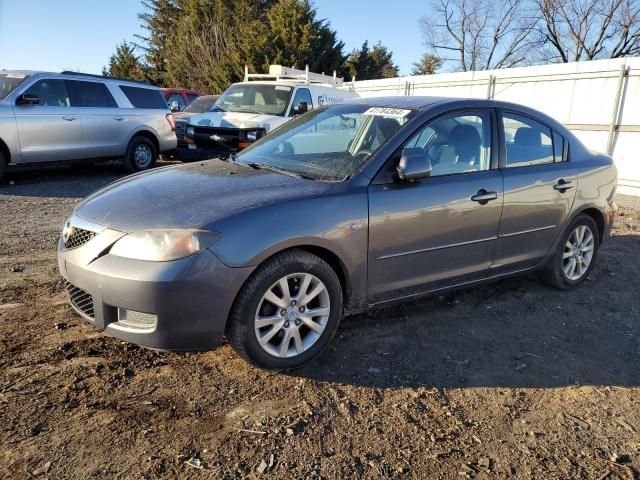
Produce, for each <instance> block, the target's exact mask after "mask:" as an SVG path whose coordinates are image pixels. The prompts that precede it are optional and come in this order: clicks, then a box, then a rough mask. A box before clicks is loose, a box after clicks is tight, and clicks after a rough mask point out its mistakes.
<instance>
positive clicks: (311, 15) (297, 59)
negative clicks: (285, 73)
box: [259, 0, 345, 74]
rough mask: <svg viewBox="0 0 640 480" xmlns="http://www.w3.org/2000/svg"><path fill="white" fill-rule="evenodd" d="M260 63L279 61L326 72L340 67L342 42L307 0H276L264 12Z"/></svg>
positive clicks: (281, 63)
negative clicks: (264, 36)
mask: <svg viewBox="0 0 640 480" xmlns="http://www.w3.org/2000/svg"><path fill="white" fill-rule="evenodd" d="M265 33H266V38H264V39H263V40H262V42H260V43H259V44H260V45H261V46H263V47H264V49H265V50H264V52H265V53H264V61H263V67H267V66H268V65H269V64H279V65H285V66H288V67H297V68H301V69H302V68H304V67H305V65H309V69H310V70H311V71H314V72H325V73H327V74H329V73H331V72H333V71H334V70H337V69H338V68H340V66H341V65H342V64H343V62H344V60H345V57H344V54H343V48H344V44H343V43H342V42H341V41H338V40H337V36H336V32H335V31H333V30H331V28H330V26H329V24H328V23H327V21H326V20H322V19H318V18H317V12H316V10H315V8H313V6H312V5H311V3H310V2H309V1H308V0H279V1H278V2H277V3H276V4H275V5H274V6H273V7H272V8H271V9H270V10H269V11H268V12H267V25H266V31H265Z"/></svg>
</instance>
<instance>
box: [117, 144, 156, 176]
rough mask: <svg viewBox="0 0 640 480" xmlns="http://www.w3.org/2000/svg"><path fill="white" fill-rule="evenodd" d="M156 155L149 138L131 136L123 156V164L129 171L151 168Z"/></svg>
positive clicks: (154, 162)
mask: <svg viewBox="0 0 640 480" xmlns="http://www.w3.org/2000/svg"><path fill="white" fill-rule="evenodd" d="M157 157H158V153H157V152H156V147H155V145H154V144H153V142H152V141H151V140H149V139H148V138H146V137H141V136H139V137H133V138H132V139H131V142H129V147H128V148H127V153H126V154H125V157H124V166H125V168H126V169H127V170H128V171H129V172H131V173H135V172H141V171H143V170H148V169H150V168H153V166H154V165H155V164H156V158H157Z"/></svg>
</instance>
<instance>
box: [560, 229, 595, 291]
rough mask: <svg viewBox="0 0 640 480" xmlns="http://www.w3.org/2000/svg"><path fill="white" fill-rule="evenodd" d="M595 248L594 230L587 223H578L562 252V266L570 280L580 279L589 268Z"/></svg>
mask: <svg viewBox="0 0 640 480" xmlns="http://www.w3.org/2000/svg"><path fill="white" fill-rule="evenodd" d="M594 248H595V238H594V236H593V232H592V231H591V229H590V228H589V227H588V226H587V225H578V226H577V227H576V228H575V230H573V232H571V235H569V238H568V239H567V241H566V243H565V244H564V253H563V254H562V268H563V271H564V274H565V276H566V277H567V278H568V279H569V280H573V281H576V280H579V279H580V278H582V276H583V275H584V274H585V273H586V272H587V270H588V269H589V265H591V260H592V259H593V252H594Z"/></svg>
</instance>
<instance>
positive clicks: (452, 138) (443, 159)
mask: <svg viewBox="0 0 640 480" xmlns="http://www.w3.org/2000/svg"><path fill="white" fill-rule="evenodd" d="M404 146H405V147H410V148H422V149H423V150H424V151H425V152H426V154H427V157H428V158H429V161H430V162H431V169H432V170H431V176H432V177H437V176H442V175H452V174H455V173H468V172H480V171H484V170H489V168H491V114H490V113H489V112H488V111H487V112H465V113H460V114H454V115H447V116H445V117H440V118H438V119H436V120H434V121H433V122H431V123H429V125H427V126H425V127H424V128H421V129H420V130H419V131H418V132H416V133H415V134H414V135H413V136H412V137H411V138H410V139H409V141H408V142H407V143H406V144H405V145H404Z"/></svg>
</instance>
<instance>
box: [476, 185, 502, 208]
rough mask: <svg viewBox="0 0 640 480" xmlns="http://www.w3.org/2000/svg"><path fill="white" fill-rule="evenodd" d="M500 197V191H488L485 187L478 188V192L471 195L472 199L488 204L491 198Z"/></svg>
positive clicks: (481, 203)
mask: <svg viewBox="0 0 640 480" xmlns="http://www.w3.org/2000/svg"><path fill="white" fill-rule="evenodd" d="M496 198H498V192H488V191H486V190H485V189H484V188H481V189H480V190H478V193H476V194H475V195H473V196H472V197H471V200H473V201H474V202H478V203H479V204H480V205H486V204H487V203H488V202H490V201H491V200H495V199H496Z"/></svg>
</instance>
